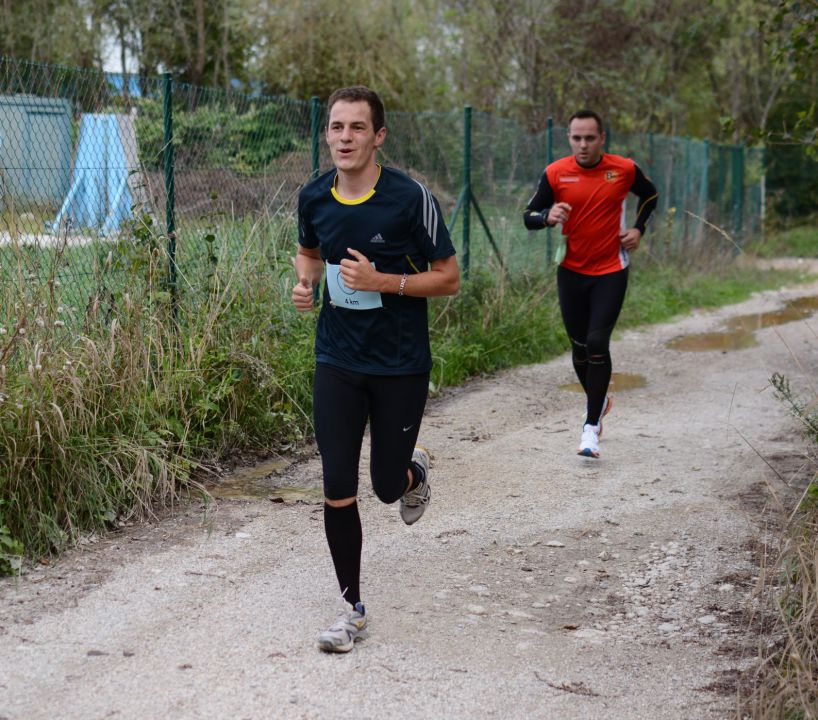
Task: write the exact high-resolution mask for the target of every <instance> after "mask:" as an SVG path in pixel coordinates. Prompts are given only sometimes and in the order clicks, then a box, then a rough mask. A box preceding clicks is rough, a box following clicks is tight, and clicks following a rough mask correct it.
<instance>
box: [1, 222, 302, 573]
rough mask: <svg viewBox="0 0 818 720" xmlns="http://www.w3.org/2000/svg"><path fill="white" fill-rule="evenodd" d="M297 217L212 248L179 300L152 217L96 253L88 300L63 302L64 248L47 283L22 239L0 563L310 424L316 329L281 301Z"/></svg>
mask: <svg viewBox="0 0 818 720" xmlns="http://www.w3.org/2000/svg"><path fill="white" fill-rule="evenodd" d="M288 230H289V228H288V227H286V223H282V222H280V221H276V222H268V223H265V224H264V225H263V226H262V224H261V223H256V224H255V225H253V226H252V227H250V228H248V229H247V233H246V236H245V238H244V244H243V248H244V250H243V252H242V253H241V256H240V257H239V258H235V257H233V258H231V260H230V262H224V263H223V262H222V259H221V258H219V257H218V256H214V267H216V268H218V272H212V273H210V274H209V276H208V279H207V283H206V284H205V285H204V287H194V286H192V285H187V286H180V288H179V298H178V302H177V298H176V297H175V296H174V294H173V293H171V292H170V289H169V288H168V287H167V285H166V281H165V279H164V278H166V276H167V273H166V272H165V269H166V265H167V262H168V258H167V256H166V254H165V252H164V243H163V242H162V238H161V237H157V236H156V235H155V234H154V233H153V232H152V231H151V229H150V228H149V227H148V226H147V225H142V226H141V227H137V228H135V232H134V234H133V237H132V238H131V239H129V240H127V241H123V243H122V244H121V246H120V247H118V248H114V249H112V250H111V251H110V252H109V253H108V255H107V257H106V259H105V260H104V261H103V262H101V263H100V264H99V266H98V267H97V268H96V278H97V287H96V289H95V291H94V292H93V293H92V294H91V295H90V297H89V298H88V302H87V304H86V305H85V307H77V306H69V305H63V304H62V303H61V299H60V294H61V292H60V287H59V286H58V284H57V283H56V282H55V280H54V279H55V277H56V276H57V273H58V271H59V269H60V266H61V263H62V262H63V254H62V253H61V252H59V251H57V252H55V253H54V255H53V260H52V262H53V266H52V268H51V271H50V273H48V279H47V280H46V281H45V282H44V283H39V284H38V283H33V282H29V281H28V280H29V278H31V277H32V276H33V273H30V272H28V270H27V268H26V258H25V252H24V250H23V249H22V248H19V247H18V250H19V252H18V258H17V259H18V265H19V268H20V271H19V273H18V277H17V280H18V282H16V283H14V284H7V285H6V286H5V287H4V288H3V295H4V297H3V308H4V317H3V318H2V320H0V337H2V340H3V341H4V342H3V343H2V345H0V558H1V559H0V562H2V565H0V570H5V571H6V572H8V571H9V570H14V569H15V568H16V567H17V566H18V563H17V561H16V560H14V558H17V557H19V556H20V555H21V554H22V553H23V552H25V554H27V555H29V556H31V557H37V556H41V555H43V554H47V553H49V552H53V551H58V550H60V549H61V548H63V547H65V546H66V545H67V544H69V543H71V542H73V541H74V540H75V539H76V538H77V537H78V535H79V534H80V533H82V532H85V531H89V530H94V529H102V528H104V527H107V526H110V525H111V524H112V523H114V522H116V521H117V520H122V519H124V518H127V517H140V518H141V517H145V516H147V515H149V514H150V513H151V512H152V511H153V510H154V509H155V508H156V507H157V504H158V506H169V505H172V504H173V503H174V502H176V500H177V498H178V494H179V491H180V489H181V488H183V487H185V486H186V485H189V483H190V482H191V471H192V470H193V468H194V467H195V466H197V465H199V464H201V463H206V462H208V461H210V460H213V459H215V458H218V457H220V456H222V455H223V454H224V453H225V452H227V451H228V450H229V449H231V448H234V447H245V448H246V447H254V446H255V447H265V448H281V447H283V446H286V445H287V444H290V443H293V442H296V441H298V440H299V439H300V438H301V437H303V435H304V433H305V431H306V428H307V426H308V423H309V421H308V416H307V408H308V397H309V385H310V356H311V334H312V332H311V327H309V326H308V325H307V324H305V323H303V322H298V320H297V319H294V318H293V315H294V313H293V312H292V311H290V310H289V303H288V302H285V296H287V295H288V290H287V281H286V280H285V273H284V270H285V269H288V264H289V258H288V257H287V256H286V255H284V254H282V253H281V252H280V250H281V247H282V243H283V241H284V237H285V236H287V237H288V236H289V232H288ZM262 234H263V242H262ZM114 257H116V263H117V265H118V267H117V268H114V260H113V258H114ZM271 270H272V272H271Z"/></svg>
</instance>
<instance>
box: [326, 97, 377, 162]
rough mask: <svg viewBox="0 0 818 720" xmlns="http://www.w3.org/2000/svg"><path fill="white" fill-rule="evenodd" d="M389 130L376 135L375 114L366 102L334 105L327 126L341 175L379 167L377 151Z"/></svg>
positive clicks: (337, 103)
mask: <svg viewBox="0 0 818 720" xmlns="http://www.w3.org/2000/svg"><path fill="white" fill-rule="evenodd" d="M385 138H386V128H385V127H382V128H381V129H380V130H378V131H377V132H375V128H374V127H373V125H372V111H371V109H370V107H369V103H367V102H366V101H365V100H358V101H354V102H348V101H345V100H339V101H337V102H336V103H334V104H333V106H332V109H331V110H330V116H329V122H328V123H327V145H329V151H330V155H331V156H332V162H333V164H334V165H335V167H336V168H338V171H339V172H342V173H346V174H349V175H359V174H361V173H365V172H367V171H369V170H372V169H374V168H375V166H376V162H375V154H376V150H377V149H378V148H379V147H380V146H381V145H383V141H384V139H385Z"/></svg>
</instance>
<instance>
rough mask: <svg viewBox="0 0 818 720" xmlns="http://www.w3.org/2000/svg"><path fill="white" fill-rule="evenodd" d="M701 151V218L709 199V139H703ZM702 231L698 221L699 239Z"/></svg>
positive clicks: (703, 216) (701, 225)
mask: <svg viewBox="0 0 818 720" xmlns="http://www.w3.org/2000/svg"><path fill="white" fill-rule="evenodd" d="M702 153H703V155H704V157H703V158H702V176H701V180H700V183H701V187H700V188H699V216H700V217H702V218H706V217H707V205H708V200H709V199H710V141H709V140H705V141H704V146H703V148H702ZM703 233H704V223H703V222H701V221H699V233H698V237H699V239H700V240H701V237H702V235H703Z"/></svg>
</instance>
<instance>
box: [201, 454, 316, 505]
mask: <svg viewBox="0 0 818 720" xmlns="http://www.w3.org/2000/svg"><path fill="white" fill-rule="evenodd" d="M288 465H289V462H288V461H287V460H282V459H281V458H272V459H270V460H265V461H264V462H261V463H258V464H257V465H250V466H248V467H243V468H238V469H237V470H236V471H235V472H233V473H231V474H230V475H228V476H227V477H225V478H223V479H221V480H220V481H218V482H215V483H212V484H208V485H207V486H206V489H207V491H208V492H209V493H210V494H211V495H212V496H213V497H214V498H217V499H220V498H221V499H227V498H233V499H235V498H269V499H270V500H272V501H273V502H285V503H294V502H308V503H316V502H320V501H321V500H322V499H323V497H324V492H323V490H322V489H321V488H320V487H315V488H313V487H293V486H290V485H276V482H277V477H276V474H277V472H278V471H279V470H283V469H284V468H286V467H287V466H288Z"/></svg>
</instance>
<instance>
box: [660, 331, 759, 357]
mask: <svg viewBox="0 0 818 720" xmlns="http://www.w3.org/2000/svg"><path fill="white" fill-rule="evenodd" d="M756 345H758V340H756V336H755V333H753V332H752V331H750V330H729V331H728V330H725V331H722V332H708V333H696V334H695V335H682V336H681V337H677V338H673V340H670V341H669V342H667V343H665V347H667V348H670V349H671V350H681V351H682V352H710V351H711V350H719V351H721V352H728V351H730V350H745V349H747V348H751V347H755V346H756Z"/></svg>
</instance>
